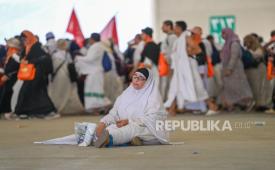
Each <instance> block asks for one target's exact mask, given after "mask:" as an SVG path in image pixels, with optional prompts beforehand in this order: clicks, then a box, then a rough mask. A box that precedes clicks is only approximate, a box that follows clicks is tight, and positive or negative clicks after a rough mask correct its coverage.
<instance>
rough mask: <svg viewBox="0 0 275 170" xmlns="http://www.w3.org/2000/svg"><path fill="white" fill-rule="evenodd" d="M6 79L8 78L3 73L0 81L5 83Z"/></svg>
mask: <svg viewBox="0 0 275 170" xmlns="http://www.w3.org/2000/svg"><path fill="white" fill-rule="evenodd" d="M8 79H9V77H8V76H6V75H3V76H2V77H1V79H0V81H1V82H2V83H5V82H6V81H7V80H8Z"/></svg>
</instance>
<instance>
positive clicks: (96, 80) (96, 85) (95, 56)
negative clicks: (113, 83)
mask: <svg viewBox="0 0 275 170" xmlns="http://www.w3.org/2000/svg"><path fill="white" fill-rule="evenodd" d="M103 54H104V47H103V45H102V44H101V42H97V43H95V44H93V45H92V46H90V47H89V49H88V52H87V55H86V56H84V57H77V58H76V68H77V70H78V71H79V74H83V75H87V77H86V80H85V86H84V103H85V109H86V111H93V109H97V108H101V107H105V106H107V105H109V104H110V103H111V102H110V100H109V99H108V98H106V96H105V93H104V70H103V66H102V59H103Z"/></svg>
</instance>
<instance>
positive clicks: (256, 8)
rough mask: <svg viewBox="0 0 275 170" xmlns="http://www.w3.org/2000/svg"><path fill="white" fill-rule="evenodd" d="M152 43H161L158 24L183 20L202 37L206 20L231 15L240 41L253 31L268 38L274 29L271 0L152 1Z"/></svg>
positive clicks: (274, 1) (274, 3)
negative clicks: (153, 15)
mask: <svg viewBox="0 0 275 170" xmlns="http://www.w3.org/2000/svg"><path fill="white" fill-rule="evenodd" d="M155 6H156V11H155V15H156V17H155V18H156V21H155V23H156V25H155V28H156V34H155V36H156V40H161V39H162V38H163V37H164V34H163V33H162V32H161V29H160V28H161V25H162V22H163V21H164V20H166V19H171V20H173V21H176V20H184V21H186V22H187V24H188V27H189V28H192V27H193V26H197V25H198V26H201V27H202V28H203V29H204V36H206V35H207V34H208V33H209V17H210V16H216V15H235V16H236V33H237V34H238V35H239V36H240V38H243V37H244V36H245V35H247V34H249V33H252V32H255V33H257V34H259V35H261V36H263V37H264V40H265V41H267V40H268V39H269V37H270V36H269V35H270V32H271V30H275V0H155Z"/></svg>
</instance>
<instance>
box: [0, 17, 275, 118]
mask: <svg viewBox="0 0 275 170" xmlns="http://www.w3.org/2000/svg"><path fill="white" fill-rule="evenodd" d="M162 31H163V33H165V34H166V37H165V39H164V40H163V41H161V42H160V43H156V42H155V41H154V39H153V29H152V28H150V27H146V28H144V29H142V30H141V32H140V33H138V34H136V36H135V37H134V38H133V40H131V41H129V43H128V47H127V49H126V50H125V52H124V53H122V52H120V50H119V48H118V46H117V44H116V43H115V42H114V41H113V40H112V39H111V38H110V39H108V40H101V36H100V34H99V33H92V34H91V36H90V38H87V39H86V40H85V42H84V46H83V47H79V46H78V45H77V43H76V42H75V41H74V40H69V39H58V40H56V38H55V36H54V34H53V33H52V32H49V33H47V34H46V41H47V43H46V44H44V45H43V44H41V42H40V41H39V37H38V36H36V35H35V34H34V33H32V32H30V31H27V30H25V31H23V32H22V33H21V34H20V35H16V36H14V37H12V38H10V39H7V40H6V44H5V45H1V46H0V61H1V64H0V80H1V81H0V113H1V117H2V118H3V119H29V118H45V119H52V118H58V117H60V115H64V114H79V113H87V112H88V113H93V114H97V115H98V114H100V113H102V112H103V113H106V112H107V111H108V110H109V109H110V108H111V107H112V106H113V105H114V103H115V101H116V99H117V97H118V96H119V95H120V94H121V93H122V92H123V90H124V89H126V88H127V87H128V86H134V85H135V84H133V82H132V80H133V81H134V80H136V81H137V82H135V83H136V85H138V82H139V81H142V80H141V78H140V77H139V78H136V77H135V74H134V73H136V71H137V70H138V69H140V68H147V69H149V70H150V73H151V74H152V77H154V87H157V88H156V89H157V90H158V91H159V92H160V95H161V98H160V99H154V100H153V99H152V101H154V102H156V100H159V102H160V103H162V102H164V106H165V108H166V110H167V112H168V113H169V114H170V115H172V116H175V115H176V114H177V113H183V112H192V113H193V114H206V115H215V114H218V113H220V112H221V111H226V112H232V111H234V110H245V111H247V112H250V111H252V110H256V111H260V112H267V113H275V111H274V107H275V103H274V93H273V91H274V82H273V80H272V78H273V77H272V76H271V78H269V76H267V74H268V68H269V66H268V64H269V63H271V64H272V68H271V71H272V70H273V65H274V64H273V61H274V55H275V31H272V32H271V38H270V40H269V41H268V42H266V43H265V42H263V39H262V38H261V37H260V36H259V35H257V34H255V33H250V34H248V35H246V36H245V37H244V38H243V40H241V39H240V38H239V37H238V35H237V34H236V33H234V32H233V31H232V30H231V29H230V28H225V29H223V30H222V33H221V34H222V37H223V39H224V44H223V45H220V44H217V43H215V40H214V38H213V36H211V35H208V36H207V37H205V38H204V37H202V35H203V30H202V28H201V27H199V26H195V27H194V28H191V29H189V28H188V27H187V24H186V22H184V21H176V22H175V23H173V22H172V21H171V20H166V21H164V22H163V25H162ZM160 60H164V61H165V65H164V66H165V67H166V69H168V71H167V72H166V73H165V74H160V70H161V69H163V67H164V66H163V64H160ZM29 70H32V72H31V73H32V75H33V77H31V78H30V77H28V78H29V79H26V78H22V75H24V71H25V72H28V71H29ZM271 74H272V73H271ZM274 74H275V73H274ZM147 78H148V76H147V77H146V79H147ZM147 91H148V90H147ZM135 93H136V96H135ZM148 93H151V92H148ZM123 94H124V93H123ZM137 94H138V93H137V92H135V91H134V90H132V91H131V95H133V96H135V97H131V96H128V97H129V99H127V98H125V97H124V98H123V100H125V102H126V103H128V104H129V102H130V101H132V102H135V101H133V100H132V99H131V98H135V100H139V99H138V95H137ZM126 96H127V95H126ZM127 100H128V101H127ZM147 100H148V99H146V101H147ZM152 101H151V102H152ZM148 102H150V101H149V100H148ZM123 105H125V104H123ZM125 107H127V106H125ZM114 108H117V107H115V106H114ZM104 121H107V118H105V119H104Z"/></svg>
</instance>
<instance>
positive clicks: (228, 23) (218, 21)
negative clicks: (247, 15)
mask: <svg viewBox="0 0 275 170" xmlns="http://www.w3.org/2000/svg"><path fill="white" fill-rule="evenodd" d="M209 25H210V34H211V35H212V36H213V37H214V38H215V40H216V42H217V43H219V44H223V43H224V40H223V39H222V29H224V28H231V29H232V30H233V31H235V28H236V17H235V16H233V15H229V16H212V17H210V18H209Z"/></svg>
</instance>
